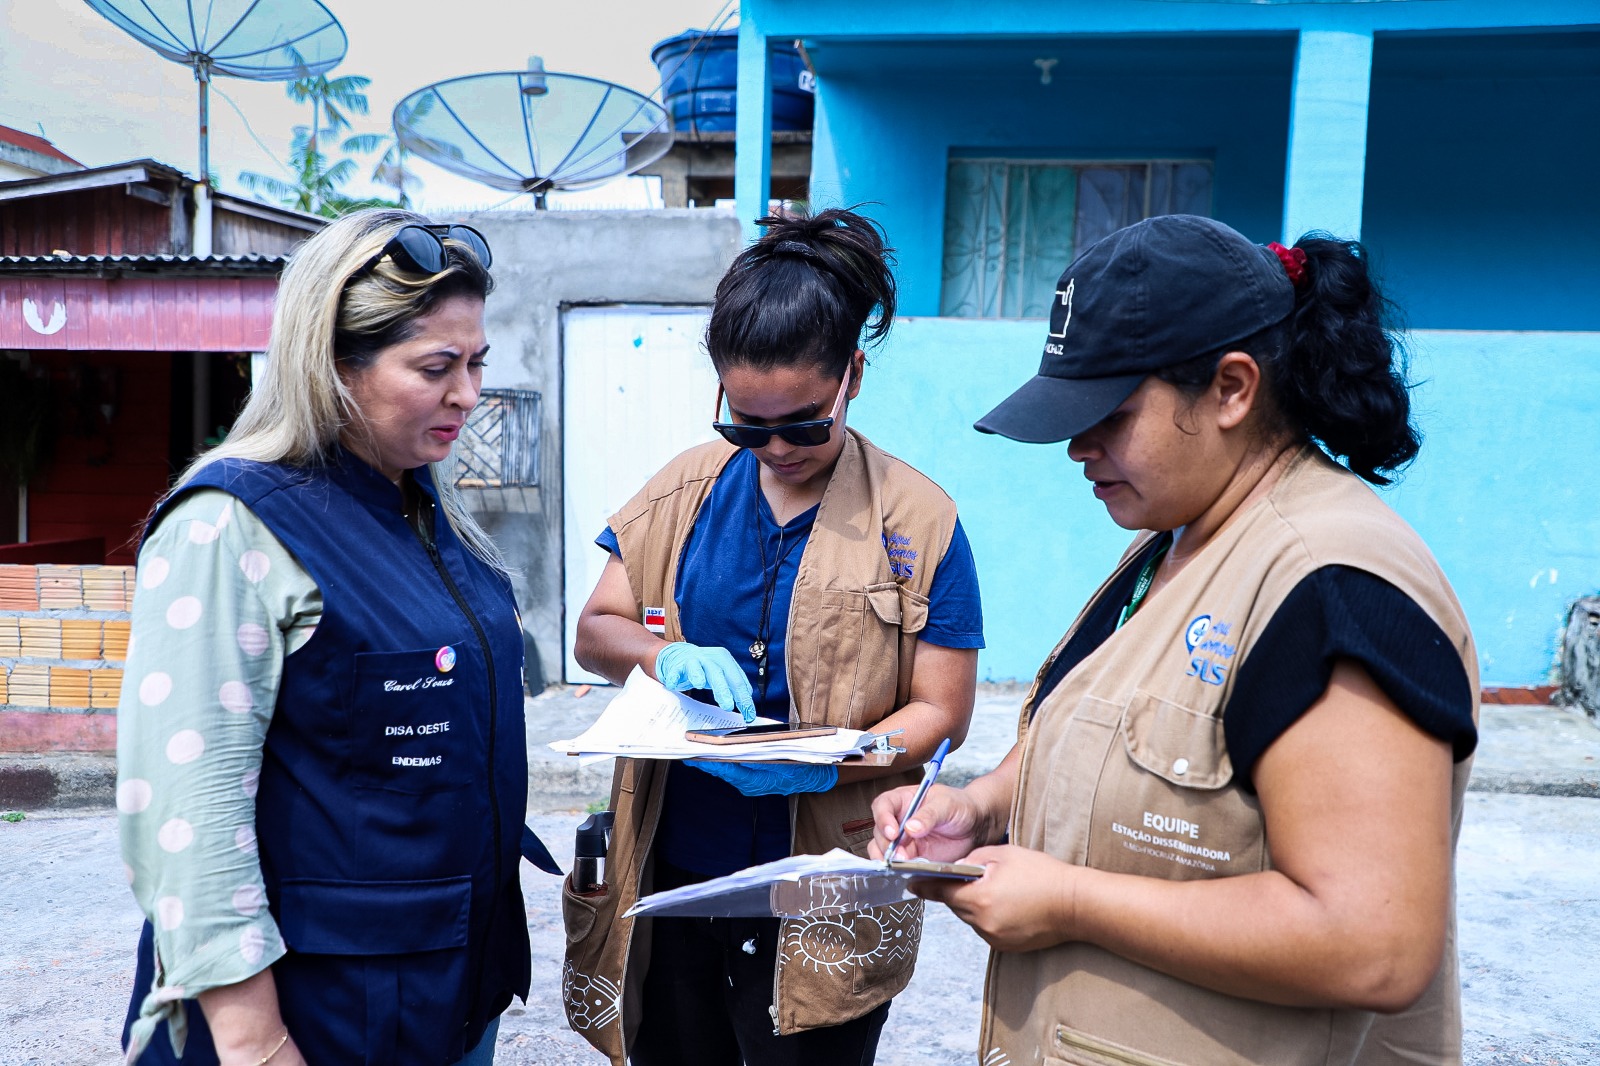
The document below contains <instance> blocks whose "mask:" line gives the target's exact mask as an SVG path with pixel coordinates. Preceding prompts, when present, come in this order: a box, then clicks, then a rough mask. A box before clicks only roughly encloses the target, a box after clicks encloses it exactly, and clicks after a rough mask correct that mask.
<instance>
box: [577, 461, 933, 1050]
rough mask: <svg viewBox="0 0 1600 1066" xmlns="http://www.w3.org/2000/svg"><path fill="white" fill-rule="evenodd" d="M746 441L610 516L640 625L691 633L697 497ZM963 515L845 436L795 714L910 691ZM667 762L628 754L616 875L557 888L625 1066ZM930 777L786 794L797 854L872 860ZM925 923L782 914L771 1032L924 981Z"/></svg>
mask: <svg viewBox="0 0 1600 1066" xmlns="http://www.w3.org/2000/svg"><path fill="white" fill-rule="evenodd" d="M735 454H736V451H735V449H734V448H732V447H731V446H729V445H727V444H725V443H723V442H721V441H715V442H713V443H710V444H705V445H702V446H700V447H698V448H693V449H691V450H689V451H687V452H685V453H684V454H682V455H680V456H679V457H678V458H677V459H675V460H673V461H672V462H671V463H669V464H668V465H667V467H666V468H665V469H663V470H662V471H661V472H660V473H658V474H657V475H656V476H655V477H653V478H651V479H650V481H649V482H648V483H647V484H646V485H645V487H644V488H643V489H642V490H640V492H639V493H638V494H637V495H636V496H634V498H633V499H632V500H630V501H628V503H627V504H626V505H624V506H623V508H622V509H621V510H620V511H618V512H617V513H616V514H615V515H614V516H613V517H612V519H611V530H612V532H614V533H615V534H616V536H617V543H618V546H619V547H620V548H621V551H622V561H623V565H624V567H625V568H626V569H627V572H628V581H629V583H630V585H631V586H632V588H633V596H634V603H635V606H636V608H637V609H638V611H639V612H640V617H641V620H642V618H643V612H644V610H645V609H646V608H656V607H659V608H662V609H664V611H665V632H664V633H663V634H662V635H663V637H664V639H666V640H669V641H676V640H682V639H683V633H682V629H681V627H680V624H679V618H678V607H677V604H676V602H675V601H674V599H673V595H672V592H673V589H674V588H675V587H676V583H677V573H678V562H679V560H680V558H681V557H682V555H683V549H684V546H685V545H686V544H687V543H688V539H689V534H690V533H691V532H692V530H693V529H694V522H695V517H696V516H697V515H698V514H699V512H700V507H701V505H702V504H703V503H704V502H705V499H706V497H707V496H708V495H709V494H710V492H711V488H712V486H713V485H715V484H716V480H717V477H718V476H719V475H720V474H721V473H722V469H723V467H724V466H726V465H727V462H728V460H729V459H731V458H732V457H733V456H734V455H735ZM955 522H956V508H955V504H954V503H952V502H951V500H950V498H949V497H948V496H946V495H945V493H944V492H943V491H942V490H941V489H940V488H939V487H938V486H937V485H935V484H934V483H933V482H932V481H930V480H928V479H927V478H926V477H924V476H923V475H921V474H919V473H918V472H917V471H916V470H914V469H912V468H911V467H909V466H907V465H906V464H905V463H903V462H901V461H900V460H898V459H896V458H894V457H893V456H891V455H889V454H888V453H886V452H883V451H881V450H879V449H878V448H876V447H874V446H873V445H872V444H871V443H870V442H869V441H868V440H867V439H866V438H865V437H863V436H861V435H860V434H859V433H856V432H855V431H854V430H850V431H849V432H848V435H847V437H846V440H845V445H844V449H843V451H842V452H841V453H840V455H839V461H838V465H837V466H835V467H834V471H833V476H832V478H831V479H830V481H829V483H828V488H827V491H826V493H825V494H824V495H823V498H822V503H821V504H820V505H819V506H818V509H817V516H816V520H815V522H814V524H813V526H812V530H811V536H810V539H809V540H808V541H807V543H806V547H805V550H804V552H803V553H802V554H801V557H800V565H799V570H798V573H797V574H796V576H795V583H794V594H793V599H792V601H791V603H790V608H789V624H788V629H787V638H786V642H785V645H784V646H785V656H784V661H785V668H786V669H787V671H788V678H789V693H790V719H791V720H792V721H802V720H803V721H816V722H826V723H828V724H830V725H837V726H848V727H850V728H852V729H868V728H870V727H871V726H873V725H874V724H876V723H877V722H879V721H880V720H882V719H883V718H885V717H886V716H888V715H889V714H890V713H891V712H893V711H894V710H896V709H897V708H899V707H900V706H902V705H903V704H905V703H906V701H907V698H908V697H909V694H910V691H911V667H912V659H913V653H914V651H915V648H916V642H917V634H918V633H919V632H920V631H921V630H922V628H923V627H924V626H925V625H927V622H928V592H929V589H930V588H931V587H932V584H933V575H934V573H935V572H936V571H937V569H938V566H939V563H940V561H942V560H943V558H944V554H945V551H946V550H947V549H948V548H949V545H950V538H951V536H952V535H953V534H954V532H955ZM889 536H894V537H896V538H906V540H907V541H908V542H909V543H907V544H904V545H903V547H904V548H905V549H907V550H909V551H914V552H916V553H917V554H916V556H915V558H914V561H913V563H912V565H911V574H910V576H909V577H902V578H897V577H896V576H895V574H894V572H893V571H891V569H890V563H889V557H888V552H887V550H886V544H885V538H886V537H889ZM897 543H898V540H897ZM665 768H666V764H665V763H661V762H654V761H649V760H639V759H618V760H617V769H616V774H615V777H614V779H613V781H612V788H611V809H612V810H613V811H615V812H616V823H615V827H614V829H613V831H612V837H611V848H610V853H609V855H608V856H607V863H606V869H607V871H608V875H607V876H608V878H609V879H610V887H609V889H608V890H607V891H606V892H604V893H601V894H598V895H590V896H578V895H575V894H574V893H573V892H572V891H571V882H570V880H569V881H568V883H567V885H566V888H565V890H564V891H563V893H562V909H563V912H564V918H565V920H566V928H567V957H566V964H565V966H564V968H563V974H562V990H563V996H564V999H565V1002H566V1012H567V1020H568V1022H569V1023H570V1024H571V1026H572V1028H573V1029H574V1030H575V1031H576V1032H578V1033H579V1034H581V1035H582V1036H583V1037H584V1038H585V1039H586V1040H588V1041H589V1042H590V1043H591V1044H593V1045H594V1046H595V1047H596V1048H598V1049H599V1050H601V1051H603V1052H604V1053H605V1054H607V1055H609V1056H610V1057H611V1060H612V1062H614V1063H616V1064H618V1066H621V1064H622V1063H624V1062H625V1061H626V1056H627V1044H628V1042H629V1041H631V1040H632V1038H633V1036H634V1034H635V1033H637V1031H638V1024H639V1019H640V1016H641V1015H640V1009H641V1008H640V990H641V988H642V986H643V980H644V973H645V968H646V967H647V966H648V965H649V961H650V959H649V955H650V923H649V919H638V920H634V919H624V918H621V917H618V916H619V915H621V914H622V913H624V912H625V911H627V909H628V908H629V907H631V906H632V905H633V903H634V902H635V901H636V900H637V899H638V898H639V897H640V896H641V895H645V894H648V893H649V891H650V861H649V857H650V849H651V844H652V842H653V841H654V839H655V832H656V823H657V820H658V819H659V817H660V813H661V798H662V794H663V791H664V790H665V788H666V773H665ZM918 776H919V774H918V771H917V770H916V769H910V770H907V771H906V772H904V773H898V774H894V775H892V776H889V777H880V778H877V779H875V780H871V781H859V782H851V783H848V784H841V785H839V786H837V787H835V788H834V789H833V790H832V791H829V792H824V793H817V794H807V795H802V796H796V797H793V798H791V800H790V807H789V810H790V820H791V824H792V827H793V851H794V853H795V854H817V853H821V852H825V851H828V850H829V849H831V848H836V847H837V848H846V849H848V850H851V851H854V852H855V853H856V854H858V855H865V854H866V847H867V842H868V841H869V840H871V838H872V800H873V799H874V798H875V797H876V796H877V795H878V793H880V792H883V791H886V790H888V789H891V788H895V787H898V786H900V785H903V784H907V783H909V782H913V781H916V780H917V779H918ZM921 932H922V903H921V902H920V901H911V902H907V903H899V904H894V905H891V906H888V907H877V908H873V909H871V910H868V911H863V912H860V913H857V914H848V915H842V916H834V917H829V918H817V919H789V920H786V921H785V922H784V923H783V925H782V927H781V929H780V940H779V949H778V964H777V970H776V972H775V974H774V976H773V1001H772V1002H773V1006H772V1014H773V1021H774V1028H775V1029H777V1030H778V1031H779V1032H781V1033H783V1034H789V1033H795V1032H800V1031H802V1030H806V1029H815V1028H820V1027H822V1026H827V1025H837V1024H839V1023H840V1022H845V1021H849V1020H851V1019H852V1018H858V1017H860V1016H861V1015H863V1014H865V1013H867V1012H868V1011H869V1010H872V1009H873V1008H874V1007H877V1006H878V1005H879V1004H881V1003H884V1002H886V1001H887V1000H889V999H890V998H891V997H893V996H894V995H896V994H897V993H898V992H899V991H900V990H901V989H902V988H904V987H905V986H906V983H907V982H908V981H910V980H911V970H912V967H913V965H914V964H915V961H916V952H917V944H918V941H919V940H920V938H921Z"/></svg>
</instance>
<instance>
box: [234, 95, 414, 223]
mask: <svg viewBox="0 0 1600 1066" xmlns="http://www.w3.org/2000/svg"><path fill="white" fill-rule="evenodd" d="M370 83H371V79H370V78H363V77H360V76H359V75H354V74H347V75H344V76H343V77H338V78H331V79H330V78H329V77H327V76H326V75H323V74H318V75H315V76H313V77H306V78H301V79H299V80H298V81H293V82H290V83H289V89H288V92H289V98H290V99H291V100H293V101H294V102H295V103H309V104H310V105H311V124H310V125H309V126H296V127H295V128H294V137H293V139H292V140H291V141H290V144H289V160H288V162H289V171H290V175H291V177H290V178H289V179H285V178H280V177H276V176H274V175H271V174H259V173H256V172H254V171H248V170H247V171H244V172H242V173H241V174H240V175H239V181H240V182H241V183H242V184H243V185H244V187H245V188H247V189H249V190H250V191H251V192H253V193H256V194H258V195H261V196H265V197H267V198H269V199H273V200H276V201H277V202H278V203H280V204H282V205H283V206H285V207H292V208H294V209H295V210H296V211H304V212H306V213H307V214H312V215H321V216H323V217H324V218H338V217H339V216H340V215H344V214H348V213H349V212H351V211H356V210H360V209H362V208H367V207H405V206H409V198H408V197H406V195H405V190H404V185H403V184H401V185H399V186H398V191H399V193H400V196H399V197H398V198H397V199H396V200H388V199H385V198H383V197H376V196H351V195H349V194H348V193H346V192H344V191H343V190H344V186H345V185H347V184H348V183H349V182H350V180H351V179H352V178H354V177H355V176H356V173H357V171H358V169H359V167H358V166H357V164H356V161H355V160H353V159H351V158H350V156H351V155H366V154H368V153H371V152H375V151H377V150H378V149H379V148H381V147H383V146H384V145H385V144H386V143H388V142H391V141H393V140H394V138H393V137H392V136H389V135H386V134H378V133H360V134H355V135H353V136H349V137H346V138H344V139H343V140H342V141H339V142H338V151H339V152H340V153H341V158H340V159H338V160H337V161H336V162H330V161H329V159H328V155H327V153H325V152H324V151H323V150H322V143H323V141H324V140H325V139H326V140H332V139H333V138H335V137H336V136H337V135H338V134H339V133H340V132H342V131H344V130H348V129H349V128H350V116H351V115H365V114H366V113H367V94H366V93H365V91H364V90H365V89H366V87H367V86H368V85H369V84H370ZM398 148H399V146H398V144H396V145H395V146H394V148H392V149H390V151H391V152H393V151H395V150H397V149H398ZM384 158H385V159H388V158H389V156H388V155H387V154H386V155H385V156H384ZM382 166H383V163H382V162H381V161H380V163H379V167H380V168H381V167H382ZM400 166H401V169H402V170H403V167H404V164H403V161H402V162H401V163H400ZM373 178H374V180H378V178H377V171H374V173H373ZM411 180H412V181H413V182H414V181H415V180H416V179H415V178H411ZM385 184H394V183H393V182H385Z"/></svg>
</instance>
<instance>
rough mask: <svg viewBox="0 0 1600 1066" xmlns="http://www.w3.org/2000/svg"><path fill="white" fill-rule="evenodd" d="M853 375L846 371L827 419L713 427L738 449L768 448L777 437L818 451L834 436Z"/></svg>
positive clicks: (719, 395) (716, 424) (719, 393)
mask: <svg viewBox="0 0 1600 1066" xmlns="http://www.w3.org/2000/svg"><path fill="white" fill-rule="evenodd" d="M850 376H851V372H850V369H849V368H846V370H845V372H844V378H843V379H842V380H841V381H840V382H839V395H838V396H836V397H834V400H833V409H832V411H831V412H829V414H828V417H827V418H813V419H809V420H807V421H805V422H787V423H785V424H784V425H781V426H750V425H746V424H745V423H743V422H712V423H711V428H712V429H714V430H716V431H717V432H718V433H720V434H722V439H723V440H725V441H727V442H728V443H729V444H731V445H733V446H734V447H735V448H765V447H766V446H767V445H768V444H771V443H772V438H773V437H778V438H780V439H782V440H784V441H786V442H787V443H789V444H793V445H794V446H795V447H796V448H819V447H821V446H822V445H824V444H826V443H828V440H829V438H831V437H832V436H833V423H834V421H835V420H836V419H837V418H838V416H839V405H840V404H842V403H844V394H845V392H846V391H847V390H848V389H849V387H850ZM715 413H716V414H717V415H721V414H722V386H721V385H720V384H719V385H718V386H717V410H716V412H715Z"/></svg>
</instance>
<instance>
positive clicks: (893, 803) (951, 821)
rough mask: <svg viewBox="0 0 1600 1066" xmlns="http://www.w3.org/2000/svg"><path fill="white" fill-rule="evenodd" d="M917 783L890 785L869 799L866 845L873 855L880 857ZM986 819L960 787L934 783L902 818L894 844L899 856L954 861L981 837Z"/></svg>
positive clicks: (897, 826) (915, 789)
mask: <svg viewBox="0 0 1600 1066" xmlns="http://www.w3.org/2000/svg"><path fill="white" fill-rule="evenodd" d="M916 794H917V786H915V785H906V786H904V787H903V788H895V789H890V790H889V791H888V792H885V793H882V794H881V795H879V796H878V798H877V799H875V800H873V801H872V820H873V823H874V824H873V827H872V843H871V844H870V845H868V848H869V852H870V854H871V855H872V857H873V858H874V859H881V858H883V854H884V852H885V851H887V850H888V848H889V845H890V843H891V842H893V841H894V838H895V832H896V830H897V829H899V827H900V821H901V819H903V818H904V817H905V813H906V811H907V810H908V809H909V808H910V805H911V802H912V800H913V799H914V798H915V797H916ZM986 821H987V819H986V818H985V817H984V814H983V812H982V811H981V810H980V809H979V806H978V804H977V803H975V802H973V799H972V797H971V795H969V794H968V792H967V790H966V789H963V788H949V787H947V786H945V785H934V786H933V787H931V788H929V789H928V793H927V795H926V796H924V797H923V799H922V804H921V806H919V807H918V808H917V810H916V813H915V814H913V815H912V816H911V819H910V820H909V821H907V822H906V825H905V832H904V834H903V835H902V836H901V837H900V844H899V846H898V847H897V848H895V857H896V858H899V859H931V860H932V861H934V862H954V861H955V860H957V859H960V858H962V857H964V856H965V855H967V853H969V852H970V851H972V849H973V847H974V846H975V845H976V844H978V843H980V842H981V841H982V840H983V839H984V835H985V834H984V832H983V830H984V828H985V823H986Z"/></svg>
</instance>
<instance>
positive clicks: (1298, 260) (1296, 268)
mask: <svg viewBox="0 0 1600 1066" xmlns="http://www.w3.org/2000/svg"><path fill="white" fill-rule="evenodd" d="M1267 249H1268V251H1270V252H1272V254H1273V255H1275V256H1277V257H1278V259H1279V260H1280V261H1281V262H1282V263H1283V272H1284V273H1285V274H1287V275H1289V284H1290V285H1293V286H1294V287H1295V288H1297V289H1298V288H1300V286H1301V285H1302V284H1304V282H1305V280H1306V250H1305V249H1304V248H1285V247H1284V246H1283V245H1281V244H1279V243H1278V242H1277V241H1273V242H1272V243H1271V244H1269V245H1267Z"/></svg>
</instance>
